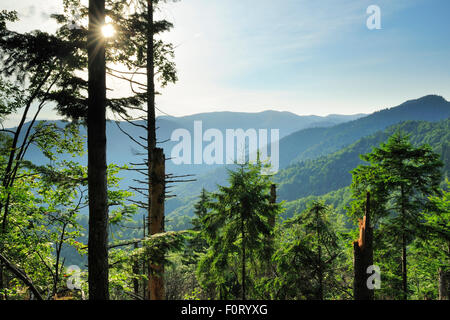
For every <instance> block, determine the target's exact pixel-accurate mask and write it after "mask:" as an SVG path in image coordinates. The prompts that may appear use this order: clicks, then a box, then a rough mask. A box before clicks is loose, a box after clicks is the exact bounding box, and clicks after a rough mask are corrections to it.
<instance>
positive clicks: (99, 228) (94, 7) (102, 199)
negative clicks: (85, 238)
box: [87, 0, 109, 300]
mask: <svg viewBox="0 0 450 320" xmlns="http://www.w3.org/2000/svg"><path fill="white" fill-rule="evenodd" d="M104 23H105V0H89V32H88V43H87V48H88V61H89V72H88V73H89V85H88V92H89V98H88V117H87V131H88V186H89V243H88V246H89V248H88V270H89V275H88V280H89V299H91V300H108V299H109V290H108V203H107V176H106V174H107V171H106V170H107V167H106V62H105V39H104V37H103V36H102V32H101V28H102V26H103V25H104Z"/></svg>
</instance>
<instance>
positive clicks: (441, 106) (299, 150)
mask: <svg viewBox="0 0 450 320" xmlns="http://www.w3.org/2000/svg"><path fill="white" fill-rule="evenodd" d="M448 117H450V102H448V101H446V100H445V99H444V98H443V97H440V96H436V95H429V96H425V97H422V98H420V99H416V100H410V101H407V102H405V103H402V104H401V105H399V106H397V107H393V108H388V109H384V110H381V111H378V112H375V113H373V114H371V115H369V116H366V117H362V118H359V119H357V120H353V121H350V122H346V123H343V124H339V125H336V126H333V127H330V128H309V129H305V130H300V131H297V132H295V133H293V134H291V135H289V136H287V137H285V138H283V139H281V140H280V152H281V153H282V154H281V155H280V167H281V168H283V167H286V166H288V165H289V164H291V163H295V162H298V161H302V160H307V159H314V158H317V157H319V156H322V155H326V154H328V153H331V152H335V151H337V150H339V149H340V148H342V147H343V146H346V145H349V144H351V143H353V142H355V141H357V140H358V139H359V138H362V137H365V136H367V135H370V134H373V133H375V132H377V131H379V130H384V129H385V128H387V127H388V126H390V125H393V124H395V123H399V122H401V121H406V120H423V121H439V120H442V119H446V118H448Z"/></svg>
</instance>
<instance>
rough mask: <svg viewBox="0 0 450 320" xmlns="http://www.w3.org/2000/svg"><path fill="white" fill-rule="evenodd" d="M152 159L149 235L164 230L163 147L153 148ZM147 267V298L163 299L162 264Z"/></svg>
mask: <svg viewBox="0 0 450 320" xmlns="http://www.w3.org/2000/svg"><path fill="white" fill-rule="evenodd" d="M153 160H154V162H153V172H152V189H151V191H152V193H151V209H150V213H151V215H150V217H149V218H150V219H149V221H148V229H149V230H148V231H149V236H152V235H154V234H158V233H163V232H164V198H165V156H164V152H163V149H161V148H155V149H154V153H153ZM149 269H150V270H149V271H150V272H149V283H148V291H149V298H150V300H164V298H165V290H164V279H163V276H164V266H163V265H157V264H151V265H150V268H149Z"/></svg>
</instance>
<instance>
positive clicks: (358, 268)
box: [353, 192, 374, 300]
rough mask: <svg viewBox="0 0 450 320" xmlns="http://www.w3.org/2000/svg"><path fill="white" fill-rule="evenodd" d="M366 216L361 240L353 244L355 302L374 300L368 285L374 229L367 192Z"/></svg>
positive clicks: (360, 232)
mask: <svg viewBox="0 0 450 320" xmlns="http://www.w3.org/2000/svg"><path fill="white" fill-rule="evenodd" d="M365 211H366V212H365V216H364V218H363V220H362V221H360V222H359V239H358V240H357V241H355V242H353V268H354V280H353V295H354V299H355V300H373V293H374V292H373V289H369V287H368V285H367V278H368V274H367V268H368V267H369V266H371V265H373V228H372V227H371V225H370V193H369V192H367V197H366V210H365Z"/></svg>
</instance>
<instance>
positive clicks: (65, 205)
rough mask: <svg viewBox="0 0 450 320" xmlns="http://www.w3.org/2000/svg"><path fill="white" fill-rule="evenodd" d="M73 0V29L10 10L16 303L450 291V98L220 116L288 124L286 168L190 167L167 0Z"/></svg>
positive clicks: (5, 56)
mask: <svg viewBox="0 0 450 320" xmlns="http://www.w3.org/2000/svg"><path fill="white" fill-rule="evenodd" d="M61 2H62V3H63V6H64V13H63V14H52V15H51V18H52V19H53V20H54V21H55V23H57V25H58V29H57V31H56V33H49V32H47V31H42V30H35V31H31V32H23V33H22V32H18V31H15V30H13V29H11V28H10V25H11V24H12V23H14V22H17V21H18V20H19V15H18V13H17V12H15V11H7V10H1V11H0V65H1V71H0V150H1V152H0V182H1V184H0V300H448V299H449V287H450V190H449V189H450V182H449V173H450V118H449V117H450V102H448V101H447V100H445V99H444V98H443V97H441V96H437V95H430V96H425V97H422V98H419V99H417V100H411V101H407V102H405V103H403V104H401V105H399V106H396V107H393V108H389V109H383V110H381V111H377V112H374V113H371V114H358V115H354V116H343V115H342V116H337V115H335V116H328V117H313V116H311V117H299V116H295V115H293V114H287V113H276V112H275V111H273V112H265V113H261V114H254V115H253V114H244V113H243V114H238V113H236V114H232V113H230V114H214V113H211V114H203V115H199V117H198V118H197V120H198V119H201V120H204V122H205V126H208V127H212V128H219V129H218V130H222V131H224V130H225V129H227V128H229V126H230V125H231V124H232V123H234V124H235V125H238V126H239V125H240V126H241V127H243V128H245V126H246V125H247V126H248V128H251V127H257V126H258V125H261V126H262V125H264V126H265V127H270V126H273V127H278V128H282V130H281V131H280V133H281V136H280V141H279V146H280V168H279V169H280V170H279V171H278V172H277V173H274V174H270V175H268V174H264V172H265V170H266V169H267V168H268V166H270V164H268V163H267V162H265V161H263V160H261V159H260V156H259V153H258V157H257V159H256V161H250V160H249V159H246V161H244V163H235V164H233V165H215V166H210V167H208V166H197V167H194V166H193V165H185V166H180V167H177V168H175V167H174V166H173V164H171V163H170V159H169V158H170V148H171V147H173V144H171V142H170V141H167V140H166V139H168V136H167V135H169V134H170V132H171V130H172V129H174V128H177V127H178V126H184V128H187V129H186V130H191V129H190V127H188V126H189V125H192V123H193V121H191V120H192V119H191V118H192V117H191V118H189V117H187V118H183V119H181V118H175V117H168V116H160V117H157V116H156V114H157V111H158V105H157V103H156V99H157V97H158V96H160V92H158V88H164V87H165V86H167V85H169V84H175V85H176V83H177V81H178V76H179V74H178V72H177V68H176V65H175V62H174V57H175V53H176V46H175V45H173V44H172V43H167V42H165V41H163V40H162V39H161V37H160V35H161V34H163V33H168V32H170V31H171V30H172V28H174V27H175V26H174V25H173V24H172V23H171V22H170V21H167V20H158V19H157V15H156V12H158V10H159V9H160V8H162V7H164V6H165V5H167V1H161V0H152V1H150V0H148V1H147V0H131V1H130V0H90V1H89V4H88V5H84V3H82V1H80V0H61ZM108 79H115V80H116V81H120V83H122V84H123V86H127V87H129V88H130V90H129V94H128V95H120V94H118V93H117V92H114V90H112V89H110V88H109V87H108V86H107V83H108V82H107V80H108ZM45 110H51V111H52V112H54V113H55V114H58V115H59V116H60V118H61V120H58V121H46V120H41V119H40V115H41V114H42V113H43V112H44V111H45ZM111 115H114V119H119V120H113V119H112V118H113V117H112V116H111ZM11 117H13V118H14V119H17V121H16V123H15V125H14V126H5V125H4V124H3V122H4V121H5V120H6V119H9V118H11ZM228 117H229V118H228ZM182 120H183V121H185V122H183V124H180V123H181V121H182ZM177 121H179V122H178V123H177ZM238 122H239V124H237V123H238ZM244 123H246V124H244ZM262 123H264V124H262ZM277 143H278V142H277ZM269 147H271V145H269ZM248 158H250V155H249V156H248ZM0 303H1V301H0Z"/></svg>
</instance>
